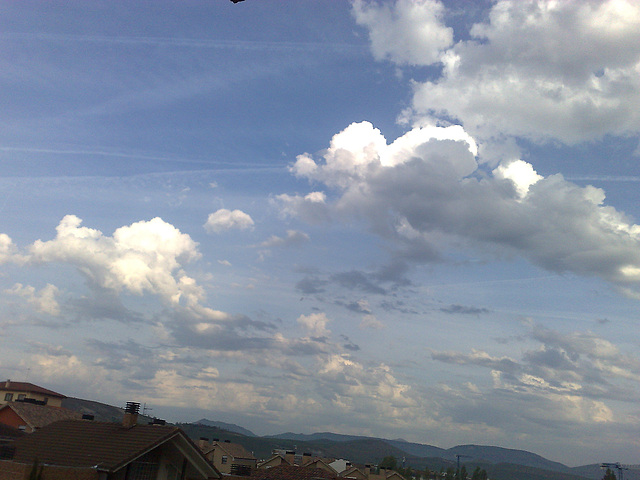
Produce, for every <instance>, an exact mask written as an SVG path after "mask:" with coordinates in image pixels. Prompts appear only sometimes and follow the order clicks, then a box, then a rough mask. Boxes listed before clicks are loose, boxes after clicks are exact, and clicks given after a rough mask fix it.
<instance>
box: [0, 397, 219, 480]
mask: <svg viewBox="0 0 640 480" xmlns="http://www.w3.org/2000/svg"><path fill="white" fill-rule="evenodd" d="M135 405H138V407H139V404H135ZM136 420H137V409H136V410H135V411H132V410H131V409H130V405H129V404H127V410H126V413H125V418H124V420H123V422H122V424H120V423H107V422H94V421H90V420H62V421H59V422H55V423H51V424H49V425H47V426H45V427H42V428H41V429H39V430H37V431H35V432H34V433H32V434H30V435H24V436H23V437H22V438H20V439H18V440H16V441H15V442H14V446H15V452H14V453H13V456H12V458H11V459H5V460H0V480H23V479H24V478H27V475H28V474H29V472H31V469H32V468H33V465H34V462H36V461H38V462H39V464H40V465H44V478H47V479H64V480H125V479H126V480H129V479H144V480H178V479H180V480H182V479H184V480H217V479H220V478H221V474H220V472H219V471H218V470H217V469H216V468H215V467H214V466H213V465H212V464H211V463H210V462H209V461H207V459H206V458H205V457H204V455H203V454H202V452H201V451H200V449H199V448H198V447H197V446H196V445H195V444H194V443H193V442H192V441H191V440H190V439H189V438H188V437H187V435H186V434H185V433H184V432H183V431H182V430H181V429H180V428H178V427H173V426H168V425H137V424H136Z"/></svg>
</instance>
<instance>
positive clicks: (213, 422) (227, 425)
mask: <svg viewBox="0 0 640 480" xmlns="http://www.w3.org/2000/svg"><path fill="white" fill-rule="evenodd" d="M194 423H197V424H200V425H206V426H207V427H218V428H221V429H223V430H227V431H228V432H235V433H239V434H241V435H246V436H247V437H256V436H257V435H256V434H255V433H253V432H252V431H251V430H247V429H246V428H243V427H241V426H239V425H235V424H233V423H225V422H219V421H217V420H208V419H206V418H202V419H200V420H198V421H197V422H194Z"/></svg>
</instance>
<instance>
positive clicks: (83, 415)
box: [82, 413, 95, 422]
mask: <svg viewBox="0 0 640 480" xmlns="http://www.w3.org/2000/svg"><path fill="white" fill-rule="evenodd" d="M94 418H95V417H94V416H93V415H91V414H90V413H83V414H82V420H89V421H90V422H91V421H93V419H94Z"/></svg>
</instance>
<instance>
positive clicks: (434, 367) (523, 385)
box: [0, 0, 640, 466]
mask: <svg viewBox="0 0 640 480" xmlns="http://www.w3.org/2000/svg"><path fill="white" fill-rule="evenodd" d="M0 45H2V47H1V48H0V106H1V107H0V312H1V313H0V371H1V372H3V374H4V376H5V377H6V378H7V379H12V380H15V381H25V380H26V381H29V382H32V383H36V384H39V385H42V386H45V387H47V388H50V389H52V390H55V391H59V392H60V393H63V394H65V395H67V396H73V397H80V398H85V399H90V400H97V401H101V402H105V403H110V404H113V405H119V406H123V405H124V403H125V402H127V401H137V402H140V403H143V404H146V406H147V407H148V408H150V409H152V410H149V413H150V414H151V415H155V416H158V417H162V418H165V419H167V420H169V421H195V420H198V419H200V418H203V417H206V418H209V419H213V420H221V421H226V422H231V423H237V424H238V425H241V426H243V427H245V428H249V429H251V430H252V431H254V432H255V433H256V434H259V435H266V434H275V433H281V432H285V431H292V432H298V433H312V432H317V431H332V432H336V433H343V434H361V435H370V436H377V437H383V438H403V439H405V440H408V441H413V442H420V443H425V444H431V445H435V446H439V447H443V448H449V447H452V446H455V445H459V444H482V445H497V446H502V447H508V448H516V449H524V450H529V451H532V452H534V453H538V454H540V455H543V456H545V457H547V458H549V459H551V460H556V461H560V462H563V463H565V464H567V465H570V466H574V465H581V464H588V463H599V462H618V461H619V462H623V463H640V457H639V456H638V447H640V439H639V438H640V437H639V436H638V431H639V429H640V406H639V405H640V403H639V402H638V399H639V396H640V354H639V353H638V346H639V344H640V332H639V330H638V328H637V324H638V311H639V310H638V307H639V306H640V226H639V225H638V224H637V222H638V220H637V219H638V218H639V217H640V202H638V198H639V197H638V193H637V192H638V183H639V182H640V172H639V171H638V167H637V165H638V162H639V160H640V156H639V155H640V148H639V134H640V3H638V2H634V1H631V0H629V1H623V0H620V1H613V0H610V1H602V2H600V1H591V0H585V1H552V0H538V1H527V0H518V1H507V0H497V1H486V2H481V1H471V0H452V1H439V0H415V1H409V0H397V1H384V2H374V1H369V0H354V1H352V2H349V1H346V0H345V1H340V0H314V1H311V0H300V1H295V2H285V1H282V0H278V1H276V0H246V1H244V2H240V3H237V4H233V3H232V2H230V1H228V0H208V1H196V0H186V1H179V2H178V1H166V0H154V1H153V2H126V1H113V0H108V1H107V0H105V1H96V0H82V1H48V0H47V1H44V0H43V1H30V0H24V1H20V2H17V1H9V0H4V1H1V2H0Z"/></svg>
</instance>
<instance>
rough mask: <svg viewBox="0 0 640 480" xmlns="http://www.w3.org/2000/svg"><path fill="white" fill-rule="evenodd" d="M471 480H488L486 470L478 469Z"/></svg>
mask: <svg viewBox="0 0 640 480" xmlns="http://www.w3.org/2000/svg"><path fill="white" fill-rule="evenodd" d="M471 480H487V471H486V470H485V469H484V468H480V467H476V469H475V470H474V471H473V475H471Z"/></svg>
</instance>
